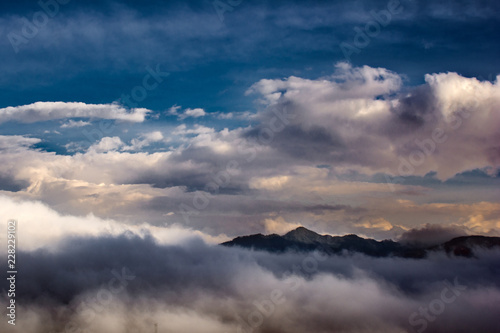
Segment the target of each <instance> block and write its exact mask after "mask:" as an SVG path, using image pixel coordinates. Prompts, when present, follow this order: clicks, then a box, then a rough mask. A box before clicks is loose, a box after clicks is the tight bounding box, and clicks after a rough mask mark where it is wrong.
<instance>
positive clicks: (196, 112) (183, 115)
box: [167, 105, 207, 120]
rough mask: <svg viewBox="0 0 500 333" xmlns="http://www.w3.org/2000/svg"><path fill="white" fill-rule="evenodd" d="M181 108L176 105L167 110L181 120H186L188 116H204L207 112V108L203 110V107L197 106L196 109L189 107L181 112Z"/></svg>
mask: <svg viewBox="0 0 500 333" xmlns="http://www.w3.org/2000/svg"><path fill="white" fill-rule="evenodd" d="M181 108H182V107H181V106H178V105H174V106H172V107H171V108H170V109H169V110H168V111H167V114H168V115H172V116H177V119H179V120H184V119H186V118H200V117H204V116H205V115H206V114H207V113H206V112H205V110H203V109H202V108H195V109H190V108H188V109H185V110H184V111H183V112H179V110H181Z"/></svg>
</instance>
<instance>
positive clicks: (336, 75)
mask: <svg viewBox="0 0 500 333" xmlns="http://www.w3.org/2000/svg"><path fill="white" fill-rule="evenodd" d="M1 6H2V11H1V12H2V15H1V16H0V31H1V32H2V35H4V36H5V38H2V39H1V40H0V43H1V48H0V55H1V58H2V60H3V61H2V62H1V64H0V68H1V72H2V77H1V78H0V86H1V88H2V89H0V133H1V136H0V146H1V149H2V154H1V156H0V158H1V163H0V190H1V195H2V197H3V200H7V201H8V202H12V204H13V205H18V204H24V203H30V202H36V203H42V204H43V205H45V206H46V207H47V208H48V209H50V210H54V211H56V212H57V213H58V214H61V215H71V216H77V217H78V216H80V217H81V216H88V215H89V214H92V215H93V216H96V217H99V218H103V219H111V220H114V221H117V222H118V223H124V224H127V225H139V224H147V225H151V226H155V227H169V226H175V227H176V228H185V229H188V230H192V231H200V232H202V233H203V234H206V235H207V236H209V237H216V238H217V239H229V238H232V237H234V236H237V235H242V234H249V233H257V232H268V233H271V232H278V233H280V232H285V231H287V230H290V229H292V228H293V227H294V226H297V225H304V226H306V227H309V228H311V229H313V230H316V231H318V232H323V233H329V234H339V235H342V234H347V233H356V234H360V235H364V236H366V237H373V238H376V239H387V238H391V239H396V238H397V237H400V236H401V235H402V234H403V233H404V232H405V231H408V230H409V229H411V228H419V227H423V226H425V225H427V224H431V225H432V224H438V225H441V226H447V227H452V228H461V229H462V230H463V231H464V233H473V234H485V235H490V234H491V235H499V233H498V230H499V227H500V224H499V223H500V220H499V216H500V205H499V203H498V197H499V196H498V195H499V194H500V191H499V184H500V181H499V177H498V175H499V171H498V170H499V169H498V168H499V166H500V150H499V149H500V148H499V146H498V142H499V135H500V134H499V132H498V127H499V126H498V125H499V123H500V115H499V111H498V108H499V105H500V87H499V83H498V79H497V74H499V73H500V63H499V60H498V59H499V57H498V56H499V54H500V52H499V51H500V46H499V44H498V42H497V40H498V38H497V33H498V28H499V26H500V23H499V21H498V13H499V7H500V5H499V4H498V3H497V2H494V1H480V2H477V1H476V2H472V1H449V2H439V3H436V2H434V1H421V2H417V1H408V0H405V1H401V2H398V1H389V2H385V1H377V2H374V1H351V2H349V3H344V2H336V1H313V2H310V1H309V2H307V3H306V2H301V1H252V2H250V1H233V2H232V5H229V3H224V2H209V1H170V2H166V3H164V2H158V1H147V2H136V1H101V2H93V1H90V2H88V1H87V2H84V3H83V2H78V1H67V2H64V1H60V2H57V3H56V2H53V1H52V2H51V1H48V2H43V1H42V2H41V3H36V2H30V1H26V2H18V3H16V4H7V3H4V4H2V5H1Z"/></svg>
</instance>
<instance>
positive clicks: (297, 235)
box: [283, 227, 323, 243]
mask: <svg viewBox="0 0 500 333" xmlns="http://www.w3.org/2000/svg"><path fill="white" fill-rule="evenodd" d="M322 237H323V236H321V235H319V234H317V233H315V232H314V231H311V230H309V229H307V228H304V227H298V228H297V229H294V230H292V231H290V232H288V233H286V234H285V235H284V236H283V238H285V239H287V240H292V241H298V242H302V243H315V242H317V241H318V240H320V239H321V238H322Z"/></svg>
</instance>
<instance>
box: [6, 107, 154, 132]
mask: <svg viewBox="0 0 500 333" xmlns="http://www.w3.org/2000/svg"><path fill="white" fill-rule="evenodd" d="M150 112H151V111H149V110H148V109H144V108H135V109H131V110H130V111H128V110H127V109H125V108H124V107H122V106H121V105H119V104H86V103H82V102H36V103H32V104H28V105H21V106H9V107H6V108H2V109H0V123H4V122H7V121H16V122H22V123H35V122H39V121H47V120H53V119H65V118H102V119H115V120H123V121H128V122H143V121H144V119H145V118H146V116H147V115H148V114H149V113H150ZM69 124H72V125H73V127H74V125H75V124H81V123H68V126H69Z"/></svg>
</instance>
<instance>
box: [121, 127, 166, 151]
mask: <svg viewBox="0 0 500 333" xmlns="http://www.w3.org/2000/svg"><path fill="white" fill-rule="evenodd" d="M163 139H164V137H163V134H162V133H161V132H160V131H154V132H150V133H146V134H141V135H140V136H139V138H136V139H132V141H131V144H130V145H129V146H125V147H123V148H122V150H133V151H137V150H140V149H141V148H144V147H147V146H149V145H150V144H152V143H155V142H160V141H162V140H163Z"/></svg>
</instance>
